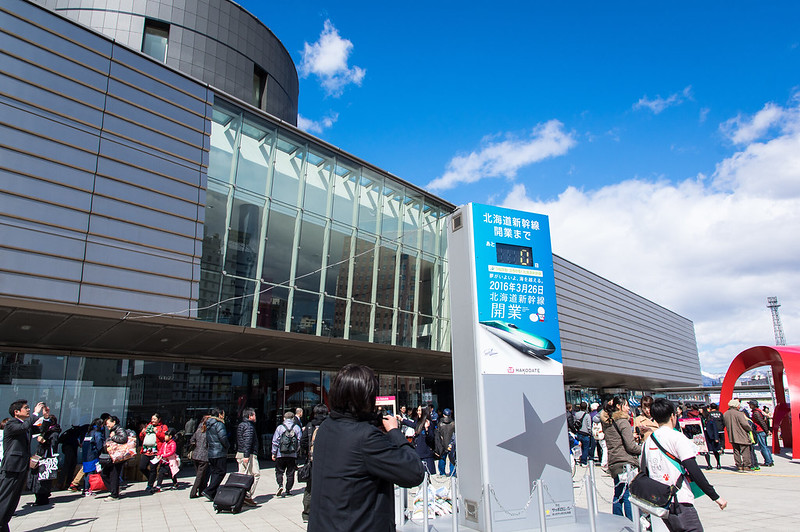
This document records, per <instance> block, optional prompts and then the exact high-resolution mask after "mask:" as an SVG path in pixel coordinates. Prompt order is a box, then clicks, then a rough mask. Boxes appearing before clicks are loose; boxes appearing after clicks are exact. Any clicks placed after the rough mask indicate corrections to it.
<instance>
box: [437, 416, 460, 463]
mask: <svg viewBox="0 0 800 532" xmlns="http://www.w3.org/2000/svg"><path fill="white" fill-rule="evenodd" d="M455 431H456V424H455V422H454V421H453V418H452V417H450V416H445V415H443V416H442V417H440V418H439V425H438V426H437V427H436V454H437V455H439V456H446V455H447V446H448V445H450V438H452V437H453V433H454V432H455Z"/></svg>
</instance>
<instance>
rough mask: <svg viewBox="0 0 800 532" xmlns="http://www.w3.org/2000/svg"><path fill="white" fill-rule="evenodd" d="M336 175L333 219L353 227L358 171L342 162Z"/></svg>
mask: <svg viewBox="0 0 800 532" xmlns="http://www.w3.org/2000/svg"><path fill="white" fill-rule="evenodd" d="M334 174H335V175H334V183H335V184H334V187H333V219H334V220H336V221H337V222H342V223H344V224H347V225H353V209H354V208H355V204H356V202H355V195H356V182H357V180H358V170H357V169H356V168H355V167H350V166H347V165H345V164H343V163H342V162H341V161H340V162H338V163H337V164H336V169H335V171H334Z"/></svg>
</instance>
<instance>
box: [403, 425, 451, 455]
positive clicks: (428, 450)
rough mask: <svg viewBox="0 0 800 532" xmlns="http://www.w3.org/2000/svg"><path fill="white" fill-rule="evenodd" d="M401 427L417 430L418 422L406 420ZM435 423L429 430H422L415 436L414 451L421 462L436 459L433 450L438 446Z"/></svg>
mask: <svg viewBox="0 0 800 532" xmlns="http://www.w3.org/2000/svg"><path fill="white" fill-rule="evenodd" d="M401 425H405V426H407V427H411V428H412V429H414V430H417V422H416V421H414V420H411V419H404V420H403V421H402V422H401ZM433 431H434V427H433V421H431V424H430V426H429V427H428V428H427V429H422V430H421V431H420V432H418V433H417V434H416V436H414V449H416V450H417V455H418V456H419V457H420V459H421V460H425V459H427V458H434V454H433V448H434V447H435V446H436V439H435V438H434V437H433ZM448 443H449V442H448Z"/></svg>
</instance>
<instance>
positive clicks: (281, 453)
mask: <svg viewBox="0 0 800 532" xmlns="http://www.w3.org/2000/svg"><path fill="white" fill-rule="evenodd" d="M301 436H302V431H301V430H300V427H299V426H298V425H297V423H295V420H294V412H292V411H287V412H286V413H285V414H283V423H281V424H280V425H278V428H277V429H276V430H275V434H273V435H272V461H273V462H275V480H277V481H278V491H277V492H276V493H275V496H276V497H286V496H287V495H291V494H292V486H294V472H295V470H296V469H297V451H298V450H299V449H300V437H301ZM284 474H285V475H286V488H285V489H284V485H283V477H284Z"/></svg>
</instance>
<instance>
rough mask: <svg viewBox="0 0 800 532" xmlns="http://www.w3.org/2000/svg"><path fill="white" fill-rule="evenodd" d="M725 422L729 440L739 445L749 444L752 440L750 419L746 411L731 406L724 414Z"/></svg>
mask: <svg viewBox="0 0 800 532" xmlns="http://www.w3.org/2000/svg"><path fill="white" fill-rule="evenodd" d="M722 420H723V421H724V422H725V432H727V433H728V441H730V442H731V443H736V444H739V445H749V444H751V443H753V442H752V441H751V440H750V431H751V429H750V420H749V419H747V416H746V415H745V414H744V412H742V411H740V410H737V409H735V408H729V409H727V410H726V411H725V413H724V414H722Z"/></svg>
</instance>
